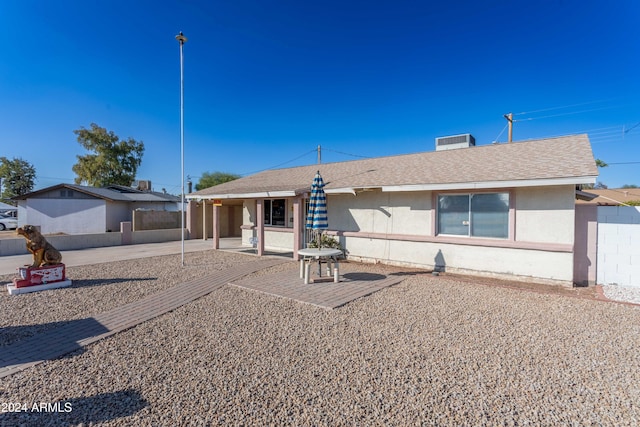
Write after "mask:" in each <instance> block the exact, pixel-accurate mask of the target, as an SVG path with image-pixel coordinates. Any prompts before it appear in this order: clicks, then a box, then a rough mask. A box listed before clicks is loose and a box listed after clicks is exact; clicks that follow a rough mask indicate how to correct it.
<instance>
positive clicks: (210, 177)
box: [196, 172, 240, 191]
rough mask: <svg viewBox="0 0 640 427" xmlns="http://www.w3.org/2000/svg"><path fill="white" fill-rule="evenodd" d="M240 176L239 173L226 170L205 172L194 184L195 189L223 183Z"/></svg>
mask: <svg viewBox="0 0 640 427" xmlns="http://www.w3.org/2000/svg"><path fill="white" fill-rule="evenodd" d="M238 178H240V175H236V174H233V173H227V172H205V173H203V174H202V176H201V177H200V181H198V183H197V184H196V191H199V190H204V189H205V188H209V187H213V186H214V185H219V184H223V183H225V182H229V181H233V180H234V179H238Z"/></svg>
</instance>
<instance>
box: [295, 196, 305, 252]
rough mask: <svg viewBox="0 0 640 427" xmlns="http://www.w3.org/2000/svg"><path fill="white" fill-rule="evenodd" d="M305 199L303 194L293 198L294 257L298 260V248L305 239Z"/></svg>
mask: <svg viewBox="0 0 640 427" xmlns="http://www.w3.org/2000/svg"><path fill="white" fill-rule="evenodd" d="M303 206H304V200H303V199H302V196H298V197H296V198H295V199H293V259H295V260H296V261H297V260H298V249H301V248H302V243H303V241H304V235H303V233H304V228H303V225H304V221H303V218H302V215H303V211H304V209H303Z"/></svg>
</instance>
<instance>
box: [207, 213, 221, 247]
mask: <svg viewBox="0 0 640 427" xmlns="http://www.w3.org/2000/svg"><path fill="white" fill-rule="evenodd" d="M205 231H206V230H205ZM213 249H220V206H216V205H213Z"/></svg>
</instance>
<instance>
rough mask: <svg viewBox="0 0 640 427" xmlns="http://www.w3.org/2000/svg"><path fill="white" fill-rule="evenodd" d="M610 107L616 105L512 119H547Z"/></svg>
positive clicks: (520, 120) (519, 120) (521, 120)
mask: <svg viewBox="0 0 640 427" xmlns="http://www.w3.org/2000/svg"><path fill="white" fill-rule="evenodd" d="M611 108H616V107H615V106H611V107H600V108H591V109H588V110H580V111H569V112H567V113H560V114H550V115H548V116H540V117H527V118H525V119H518V120H514V122H524V121H530V120H538V119H548V118H551V117H560V116H569V115H573V114H581V113H588V112H590V111H600V110H608V109H611Z"/></svg>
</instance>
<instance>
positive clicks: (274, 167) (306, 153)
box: [240, 148, 316, 175]
mask: <svg viewBox="0 0 640 427" xmlns="http://www.w3.org/2000/svg"><path fill="white" fill-rule="evenodd" d="M315 152H316V149H315V148H314V149H313V150H310V151H307V152H305V153H303V154H301V155H299V156H298V157H296V158H294V159H291V160H287V161H286V162H283V163H280V164H277V165H275V166H271V167H268V168H264V169H260V170H257V171H253V172H246V173H241V174H240V175H252V174H254V173H258V172H264V171H267V170H271V169H276V168H279V167H280V166H284V165H286V164H288V163H291V162H294V161H296V160H298V159H300V158H302V157H304V156H307V155H309V154H310V153H315Z"/></svg>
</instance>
